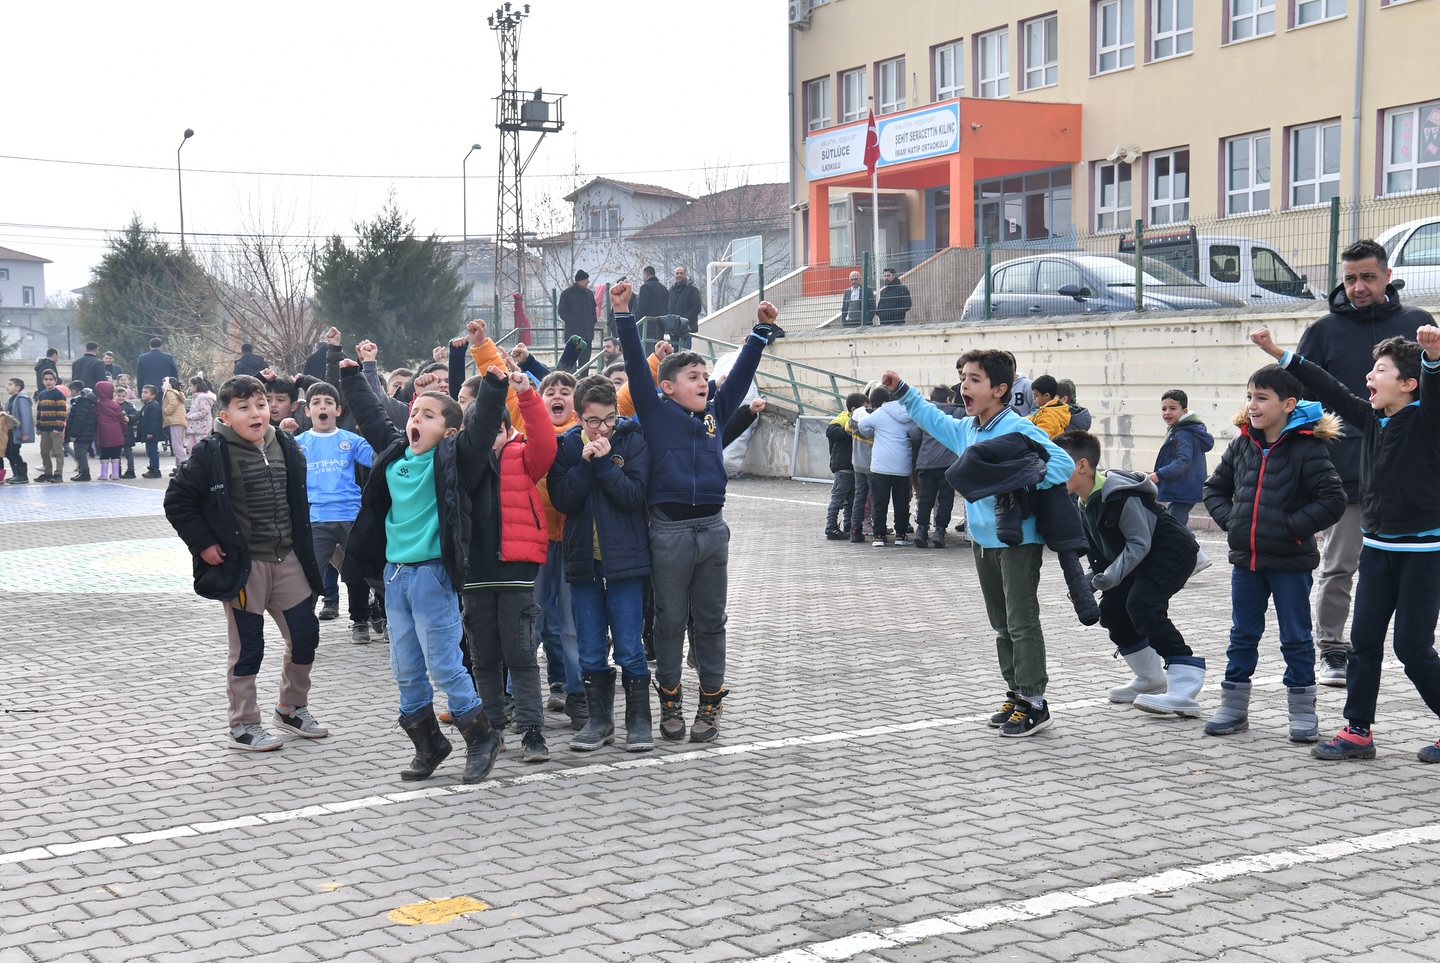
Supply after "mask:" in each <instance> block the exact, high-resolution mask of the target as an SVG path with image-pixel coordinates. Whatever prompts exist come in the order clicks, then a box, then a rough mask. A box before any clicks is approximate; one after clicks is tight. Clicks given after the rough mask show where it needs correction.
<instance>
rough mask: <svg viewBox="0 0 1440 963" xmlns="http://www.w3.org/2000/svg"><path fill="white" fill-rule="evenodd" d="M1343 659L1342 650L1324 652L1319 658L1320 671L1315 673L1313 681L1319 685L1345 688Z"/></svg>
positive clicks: (1344, 658) (1344, 657)
mask: <svg viewBox="0 0 1440 963" xmlns="http://www.w3.org/2000/svg"><path fill="white" fill-rule="evenodd" d="M1345 661H1346V655H1345V653H1344V652H1326V653H1325V654H1324V655H1322V656H1321V657H1320V659H1319V663H1320V664H1319V666H1318V668H1319V669H1320V671H1319V672H1317V673H1315V681H1316V682H1318V683H1320V684H1321V685H1333V686H1339V687H1340V688H1342V689H1343V688H1345Z"/></svg>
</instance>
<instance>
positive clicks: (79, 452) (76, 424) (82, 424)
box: [65, 381, 96, 481]
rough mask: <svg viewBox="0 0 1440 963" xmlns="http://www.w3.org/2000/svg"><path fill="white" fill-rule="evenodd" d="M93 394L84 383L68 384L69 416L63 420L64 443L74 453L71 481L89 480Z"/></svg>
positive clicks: (93, 437)
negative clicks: (73, 471) (73, 470)
mask: <svg viewBox="0 0 1440 963" xmlns="http://www.w3.org/2000/svg"><path fill="white" fill-rule="evenodd" d="M95 400H96V399H95V392H93V391H91V390H90V389H89V388H87V387H85V384H84V382H81V381H72V382H70V414H69V415H67V416H66V418H65V443H66V444H67V445H70V446H71V447H72V449H73V450H74V452H75V474H74V475H73V476H71V478H70V480H71V481H89V480H90V446H91V445H93V444H94V443H95Z"/></svg>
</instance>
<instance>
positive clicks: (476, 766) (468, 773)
mask: <svg viewBox="0 0 1440 963" xmlns="http://www.w3.org/2000/svg"><path fill="white" fill-rule="evenodd" d="M455 728H457V729H459V730H460V735H462V736H464V737H465V776H464V778H463V781H464V782H466V783H474V782H480V781H481V780H482V779H484V778H485V777H486V776H488V775H490V770H491V769H494V768H495V757H496V756H498V755H500V746H501V745H502V742H501V738H500V733H498V732H496V731H495V729H494V728H493V727H491V725H490V720H489V719H486V718H485V713H484V711H483V707H482V706H476V707H475V708H473V709H471V710H470V711H469V712H467V713H465V714H464V715H463V716H460V717H459V718H457V719H456V720H455Z"/></svg>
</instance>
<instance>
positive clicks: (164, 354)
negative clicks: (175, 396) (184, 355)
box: [135, 338, 180, 392]
mask: <svg viewBox="0 0 1440 963" xmlns="http://www.w3.org/2000/svg"><path fill="white" fill-rule="evenodd" d="M166 378H174V379H175V380H176V381H179V380H180V369H179V368H177V367H175V356H174V355H172V354H171V353H170V352H168V351H166V350H165V342H163V341H161V340H160V339H159V338H151V339H150V350H149V351H146V352H145V353H144V354H142V355H141V356H140V357H138V358H136V359H135V390H136V391H137V392H138V391H141V390H143V389H144V387H145V386H146V385H154V386H155V389H156V390H157V391H158V390H159V389H160V387H161V385H162V384H164V382H165V379H166Z"/></svg>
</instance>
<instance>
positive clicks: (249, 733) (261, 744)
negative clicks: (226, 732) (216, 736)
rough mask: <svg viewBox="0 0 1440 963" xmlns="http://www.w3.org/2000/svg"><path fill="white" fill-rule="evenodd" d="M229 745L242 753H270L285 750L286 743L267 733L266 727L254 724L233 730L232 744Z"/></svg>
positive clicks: (231, 731)
mask: <svg viewBox="0 0 1440 963" xmlns="http://www.w3.org/2000/svg"><path fill="white" fill-rule="evenodd" d="M227 745H229V747H230V748H231V749H239V750H241V751H242V752H270V751H272V750H275V749H281V748H283V747H284V745H285V743H283V742H281V741H280V740H279V739H276V738H275V737H274V736H272V735H271V734H270V733H268V732H266V731H265V727H264V726H262V725H260V724H259V723H254V722H252V723H250V724H248V725H243V726H236V727H235V728H234V729H231V730H230V742H229V743H227Z"/></svg>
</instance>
